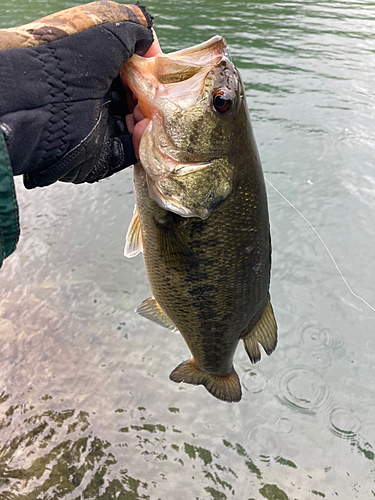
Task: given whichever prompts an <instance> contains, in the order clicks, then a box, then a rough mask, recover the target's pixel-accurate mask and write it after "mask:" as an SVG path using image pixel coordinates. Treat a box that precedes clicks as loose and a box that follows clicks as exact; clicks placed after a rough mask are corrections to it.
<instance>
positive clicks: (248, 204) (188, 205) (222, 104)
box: [123, 35, 277, 402]
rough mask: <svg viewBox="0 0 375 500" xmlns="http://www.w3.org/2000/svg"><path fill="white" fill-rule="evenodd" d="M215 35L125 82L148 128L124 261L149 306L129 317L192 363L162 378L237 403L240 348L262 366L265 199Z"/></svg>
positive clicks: (145, 64)
mask: <svg viewBox="0 0 375 500" xmlns="http://www.w3.org/2000/svg"><path fill="white" fill-rule="evenodd" d="M226 47H227V45H226V41H225V39H224V38H223V37H221V36H219V35H216V36H214V37H213V38H211V39H210V40H208V41H206V42H203V43H201V44H199V45H196V46H194V47H189V48H186V49H182V50H180V51H176V52H172V53H169V54H158V55H156V56H155V57H153V58H144V57H140V56H137V55H134V56H132V58H131V59H130V60H129V61H128V63H127V64H126V66H125V68H124V70H123V76H124V77H125V78H126V81H127V82H128V85H129V87H130V88H131V90H132V91H133V93H134V94H135V96H136V97H137V99H138V103H139V106H140V109H141V111H142V113H143V114H144V115H145V116H147V117H148V118H149V119H150V122H149V124H148V126H147V128H146V130H145V132H144V133H143V136H142V139H141V143H140V150H139V157H140V160H139V161H138V162H137V164H136V165H135V166H134V170H133V183H134V192H135V201H136V206H135V211H134V214H133V217H132V220H131V223H130V226H129V229H128V232H127V235H126V244H125V255H126V256H127V257H129V258H131V257H134V256H135V255H138V254H139V253H140V252H143V258H144V263H145V268H146V274H147V278H148V281H149V285H150V288H151V291H152V294H153V296H152V297H149V298H148V299H146V300H145V301H144V302H143V303H142V304H141V305H140V306H139V307H138V308H137V309H136V311H137V312H138V313H139V314H140V315H141V316H143V317H145V318H147V319H149V320H151V321H154V322H155V323H157V324H159V325H161V326H163V327H165V328H169V329H170V330H172V331H175V332H179V333H180V334H181V335H182V337H183V339H184V340H185V342H186V344H187V346H188V348H189V350H190V353H191V357H190V359H188V360H187V361H184V362H183V363H181V364H179V365H178V366H177V367H176V368H175V369H174V370H173V371H172V372H171V374H170V379H171V380H172V381H174V382H177V383H180V382H185V383H188V384H194V385H203V386H204V387H205V388H206V389H207V391H208V392H209V393H211V394H212V395H213V396H214V397H216V398H218V399H220V400H222V401H226V402H238V401H240V400H241V397H242V390H241V383H240V380H239V377H238V374H237V372H236V370H235V368H234V366H233V359H234V354H235V351H236V349H237V346H238V344H239V342H240V340H242V341H243V343H244V346H245V350H246V352H247V354H248V356H249V358H250V361H251V363H256V362H258V361H259V360H260V359H261V350H260V346H262V348H263V350H264V351H265V352H266V354H267V355H270V354H271V353H272V352H273V351H274V349H275V348H276V344H277V323H276V320H275V316H274V312H273V308H272V305H271V301H270V295H269V286H270V272H271V240H270V224H269V214H268V205H267V194H266V188H265V182H264V176H263V171H262V166H261V161H260V157H259V153H258V149H257V146H256V142H255V138H254V133H253V130H252V126H251V122H250V116H249V111H248V107H247V103H246V96H245V91H244V86H243V82H242V79H241V76H240V73H239V72H238V70H237V69H236V68H235V66H234V65H233V63H232V62H231V60H230V58H229V56H228V53H227V49H226Z"/></svg>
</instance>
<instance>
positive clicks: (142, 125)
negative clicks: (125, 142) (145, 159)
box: [132, 118, 150, 159]
mask: <svg viewBox="0 0 375 500" xmlns="http://www.w3.org/2000/svg"><path fill="white" fill-rule="evenodd" d="M149 123H150V120H149V119H148V118H144V119H143V120H141V121H140V122H138V123H136V125H135V127H134V132H133V136H132V139H133V147H134V152H135V156H136V157H137V158H138V159H139V144H140V142H141V138H142V135H143V132H144V131H145V130H146V127H147V125H148V124H149Z"/></svg>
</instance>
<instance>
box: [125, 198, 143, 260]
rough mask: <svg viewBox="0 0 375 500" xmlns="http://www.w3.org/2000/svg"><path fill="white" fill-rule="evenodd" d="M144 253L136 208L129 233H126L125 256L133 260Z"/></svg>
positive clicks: (135, 208)
mask: <svg viewBox="0 0 375 500" xmlns="http://www.w3.org/2000/svg"><path fill="white" fill-rule="evenodd" d="M140 252H142V230H141V222H140V220H139V214H138V210H137V207H136V206H135V207H134V213H133V217H132V220H131V221H130V224H129V228H128V232H127V233H126V242H125V250H124V255H125V257H128V258H129V259H131V258H132V257H135V256H136V255H138V254H139V253H140Z"/></svg>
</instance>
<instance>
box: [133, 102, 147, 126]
mask: <svg viewBox="0 0 375 500" xmlns="http://www.w3.org/2000/svg"><path fill="white" fill-rule="evenodd" d="M133 116H134V124H136V123H138V122H140V121H141V120H143V119H144V117H145V115H144V114H143V113H142V111H141V110H140V109H139V106H138V104H137V106H136V107H135V108H134V111H133Z"/></svg>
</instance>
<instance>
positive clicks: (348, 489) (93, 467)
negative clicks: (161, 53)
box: [0, 0, 375, 500]
mask: <svg viewBox="0 0 375 500" xmlns="http://www.w3.org/2000/svg"><path fill="white" fill-rule="evenodd" d="M78 3H79V2H70V1H68V0H65V1H64V0H53V1H52V0H50V1H44V0H41V1H37V0H33V2H30V1H29V2H27V1H26V0H8V2H7V3H6V7H4V6H3V7H2V9H1V23H0V26H1V27H7V26H11V25H14V24H21V23H24V22H28V21H31V20H33V19H35V18H38V17H41V16H42V15H46V14H48V13H50V12H52V11H55V10H59V9H60V8H64V7H69V6H72V5H76V4H78ZM147 6H148V8H149V10H150V12H151V13H152V14H153V15H154V17H155V26H156V29H157V32H158V34H159V37H160V41H161V45H162V47H163V49H164V50H165V51H169V50H172V49H178V48H183V47H187V46H189V45H192V44H196V43H198V42H201V41H203V40H205V39H207V38H209V37H210V36H212V35H214V34H216V33H218V34H221V35H224V36H225V37H226V39H227V41H228V44H229V49H230V53H231V55H232V58H233V60H234V62H235V64H236V65H237V66H238V67H239V68H240V70H241V73H242V75H243V78H244V81H245V85H246V91H247V96H248V104H249V108H250V112H251V116H252V120H253V126H254V130H255V135H256V137H257V141H258V145H259V149H260V153H261V157H262V160H263V165H264V170H265V173H266V177H267V178H268V179H269V181H270V182H272V183H273V184H274V185H275V186H276V187H277V189H279V190H280V191H281V192H282V193H283V194H284V195H285V196H286V197H287V198H288V199H289V200H290V201H291V202H292V203H294V204H295V205H296V207H297V208H298V209H299V210H301V211H302V213H303V214H304V215H305V216H306V217H307V218H308V219H309V221H310V222H311V223H312V224H313V225H314V227H315V228H316V229H317V230H318V231H319V233H320V235H321V236H322V238H323V239H324V241H325V242H326V244H327V245H328V247H329V249H330V250H331V252H332V254H333V255H334V257H335V258H336V260H337V262H338V265H339V266H340V268H341V270H342V272H343V273H344V275H345V277H346V278H347V280H348V282H349V283H350V285H351V286H352V288H353V290H354V291H355V292H356V293H358V294H360V295H361V296H363V297H364V298H365V299H366V300H368V301H369V302H370V303H371V304H373V305H374V303H375V295H374V286H373V283H374V276H375V259H374V257H375V251H374V247H375V224H374V211H375V175H374V170H373V159H374V151H375V140H374V130H375V111H374V109H375V98H374V91H373V89H374V84H373V82H374V80H375V66H374V35H373V33H374V31H375V29H374V28H375V5H374V4H373V2H367V1H356V2H355V1H353V2H352V1H341V2H340V1H336V0H333V1H330V2H328V1H326V2H314V1H308V2H304V1H290V2H272V1H254V2H243V1H240V0H238V1H230V0H228V1H220V2H219V1H217V0H215V1H212V0H209V1H206V2H194V3H193V4H192V3H190V2H188V1H187V0H182V1H180V2H168V1H166V0H151V1H150V2H148V3H147ZM131 176H132V172H131V170H128V171H125V172H122V173H120V174H117V175H115V176H114V177H113V178H110V179H108V180H106V181H103V182H100V183H99V184H97V185H92V186H91V185H89V186H79V187H77V186H70V185H65V184H62V183H60V184H58V185H54V186H51V187H49V188H44V189H38V190H34V191H31V192H27V191H25V190H24V189H23V187H22V184H21V182H19V183H17V194H18V199H19V204H20V212H21V223H22V238H21V242H20V244H19V248H18V250H17V252H16V253H15V254H14V255H13V256H12V257H11V258H9V259H8V260H7V261H6V262H5V264H4V267H3V269H2V270H1V275H0V279H1V302H0V314H1V319H0V332H1V344H0V384H1V388H0V429H1V431H0V499H1V500H3V499H4V500H5V499H7V500H8V499H12V500H13V499H20V500H21V499H22V500H33V499H38V500H39V499H41V500H46V499H58V498H64V499H66V500H78V499H103V500H107V499H115V498H117V499H121V500H122V499H126V500H127V499H151V500H154V499H162V500H165V499H170V498H181V499H187V500H190V499H199V500H206V499H220V500H222V499H235V500H250V499H251V500H263V499H264V498H266V499H269V500H271V499H272V500H284V499H289V500H295V499H298V500H310V499H311V500H316V499H318V498H326V499H331V498H332V499H336V498H340V499H343V500H347V499H349V498H350V499H354V498H358V499H370V498H373V497H374V496H375V416H374V415H375V394H374V392H375V391H374V383H373V381H374V376H375V337H374V333H375V313H374V312H372V311H371V310H370V309H369V308H367V307H366V306H365V305H364V304H363V303H362V302H361V301H360V300H358V299H356V298H355V297H353V296H352V295H351V294H350V292H349V291H348V289H347V288H346V286H345V284H344V283H343V281H342V279H341V278H340V276H339V275H338V273H337V271H336V269H335V267H334V265H333V263H332V262H331V260H330V258H329V256H328V255H327V252H326V251H325V250H324V248H323V246H322V244H321V242H320V241H319V239H318V238H317V236H316V235H315V234H314V232H313V231H312V230H311V228H310V227H309V226H308V224H307V223H306V222H305V221H304V220H303V219H302V218H301V217H300V216H299V215H298V214H297V213H296V212H295V211H294V210H292V209H291V208H290V206H289V205H288V204H287V203H285V201H284V200H283V199H282V198H281V197H280V196H279V195H278V194H277V193H276V192H275V191H273V190H272V189H271V188H270V187H268V191H269V192H268V194H269V204H270V212H271V222H272V236H273V272H272V287H271V292H272V301H273V304H274V308H275V312H276V315H277V319H278V322H279V328H280V330H279V331H280V342H279V346H278V348H277V350H276V351H275V353H274V354H273V355H272V356H271V357H270V358H267V359H266V358H263V359H262V361H261V362H260V363H259V364H257V365H255V366H251V365H250V363H249V361H248V359H247V356H246V354H245V352H244V351H243V350H242V349H238V352H237V354H236V360H235V363H236V367H237V368H238V373H239V375H240V377H241V380H242V384H243V388H244V397H243V400H242V401H241V403H239V404H233V405H229V404H225V403H222V402H220V401H218V400H216V399H214V398H212V397H210V395H209V394H208V393H207V392H206V390H205V389H204V388H203V387H193V386H187V385H181V386H179V385H176V384H174V383H172V382H170V381H169V379H168V375H169V373H170V371H171V370H172V369H173V368H174V367H175V366H176V365H177V364H178V363H180V362H181V361H183V360H185V359H186V358H187V357H188V355H189V353H188V350H187V347H186V346H185V344H184V342H183V340H182V338H180V337H179V336H178V335H175V334H173V333H171V332H169V331H167V330H165V329H163V328H161V327H158V326H156V325H155V324H152V323H150V322H148V321H146V320H143V319H142V318H140V317H138V316H136V315H135V313H134V312H133V311H134V308H135V307H136V306H137V305H139V303H140V302H141V301H142V300H143V299H144V298H146V297H147V296H149V293H150V292H149V289H148V285H147V281H146V276H145V273H144V268H143V262H142V257H137V258H136V259H133V260H126V259H125V258H124V257H123V246H124V240H125V234H126V229H127V225H128V222H129V220H130V218H131V214H132V209H133V192H132V181H131Z"/></svg>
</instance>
